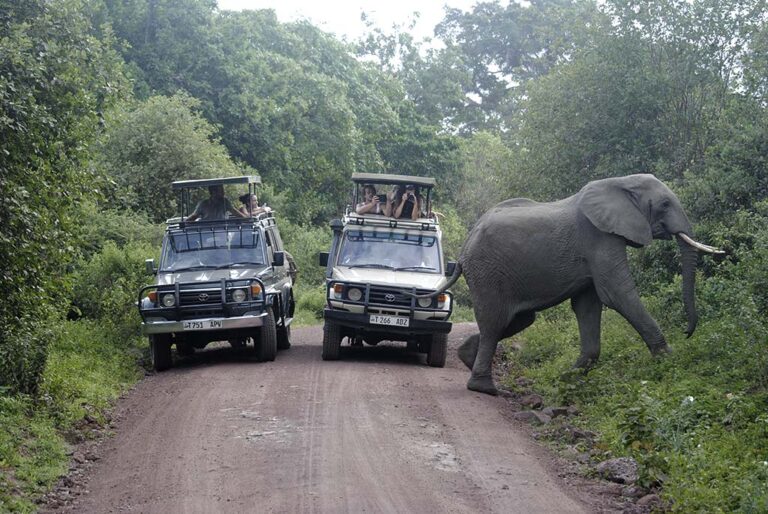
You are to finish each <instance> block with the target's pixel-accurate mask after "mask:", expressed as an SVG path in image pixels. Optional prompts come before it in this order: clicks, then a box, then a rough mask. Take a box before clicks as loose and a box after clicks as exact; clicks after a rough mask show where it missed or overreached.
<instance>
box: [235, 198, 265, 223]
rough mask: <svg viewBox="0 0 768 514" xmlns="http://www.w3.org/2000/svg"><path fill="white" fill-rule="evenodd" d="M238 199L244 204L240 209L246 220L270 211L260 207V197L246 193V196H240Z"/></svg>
mask: <svg viewBox="0 0 768 514" xmlns="http://www.w3.org/2000/svg"><path fill="white" fill-rule="evenodd" d="M238 199H239V200H240V201H241V202H243V206H242V207H240V212H241V213H242V214H243V215H244V216H245V217H246V218H255V217H256V216H258V215H259V214H263V213H265V212H269V211H270V208H269V207H266V206H261V205H259V197H258V196H256V195H255V194H248V193H246V194H244V195H240V196H239V197H238Z"/></svg>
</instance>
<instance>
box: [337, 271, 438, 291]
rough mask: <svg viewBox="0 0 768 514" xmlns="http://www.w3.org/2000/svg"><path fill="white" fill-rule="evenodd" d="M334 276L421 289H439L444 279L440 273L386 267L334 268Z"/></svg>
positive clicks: (342, 278) (352, 280) (366, 282)
mask: <svg viewBox="0 0 768 514" xmlns="http://www.w3.org/2000/svg"><path fill="white" fill-rule="evenodd" d="M333 278H334V279H335V280H342V281H345V282H360V283H363V284H377V285H384V286H395V287H414V286H415V287H417V288H419V289H437V286H438V284H439V283H440V281H441V280H442V279H443V276H442V275H441V274H439V273H418V272H415V271H390V270H385V269H366V268H348V267H346V266H336V267H334V268H333Z"/></svg>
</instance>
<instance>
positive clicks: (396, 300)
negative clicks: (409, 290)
mask: <svg viewBox="0 0 768 514" xmlns="http://www.w3.org/2000/svg"><path fill="white" fill-rule="evenodd" d="M412 301H413V298H411V297H409V296H406V295H404V294H403V293H402V291H401V290H397V289H393V288H391V287H376V286H371V291H370V294H369V297H368V303H372V304H378V305H387V306H391V307H410V306H411V302H412Z"/></svg>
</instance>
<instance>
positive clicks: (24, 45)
mask: <svg viewBox="0 0 768 514" xmlns="http://www.w3.org/2000/svg"><path fill="white" fill-rule="evenodd" d="M89 8H90V5H89V4H88V3H87V2H84V1H80V0H56V1H52V2H49V1H42V0H40V1H30V2H22V3H21V4H20V5H19V6H10V7H8V8H7V9H4V10H3V11H2V12H1V13H0V106H1V108H0V113H2V115H0V141H2V142H3V143H2V148H0V219H2V220H3V222H2V224H0V262H2V263H3V269H2V272H1V273H0V287H1V288H2V290H3V299H2V301H0V386H4V385H5V386H11V387H12V388H15V389H17V390H22V391H34V390H35V389H36V387H37V380H38V376H39V372H40V369H41V367H42V364H43V362H44V358H45V341H46V339H45V338H44V337H43V336H42V333H41V332H40V333H38V336H35V335H34V328H35V326H36V321H38V320H40V319H41V318H42V317H43V316H45V315H46V314H47V312H48V310H49V309H51V308H52V307H54V302H53V298H60V295H61V293H62V290H63V289H65V288H64V287H63V284H62V283H61V282H60V279H59V278H58V277H60V276H61V275H62V272H63V270H64V269H65V266H66V265H67V264H68V263H69V262H70V261H71V260H72V258H73V256H74V255H76V253H77V249H76V248H75V247H74V246H73V245H72V234H73V232H74V231H75V230H76V226H77V223H78V205H79V203H80V201H81V199H83V198H84V197H91V196H94V195H99V194H100V191H99V190H98V189H97V188H96V187H95V185H94V183H95V182H97V181H95V180H94V179H95V178H96V177H95V176H94V172H93V170H92V169H91V168H90V167H89V166H88V165H87V163H88V160H89V158H90V151H91V148H90V142H91V141H92V140H93V138H94V136H95V134H96V133H97V132H98V130H99V127H100V119H101V112H102V111H103V110H104V109H106V108H108V107H109V106H110V105H111V104H112V103H113V102H115V101H117V100H118V99H120V98H121V97H123V95H124V94H125V93H126V91H127V89H128V88H127V87H126V86H127V82H126V80H125V78H124V75H123V69H122V61H121V59H120V58H119V56H118V55H117V54H116V53H115V52H114V51H113V50H112V49H111V48H112V45H113V44H114V41H113V39H112V37H111V35H110V34H109V32H108V31H106V32H105V31H102V30H100V29H97V28H95V27H94V26H93V25H92V24H91V21H90V18H89V15H90V14H91V11H90V9H89ZM54 310H55V309H54Z"/></svg>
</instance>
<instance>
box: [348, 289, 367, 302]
mask: <svg viewBox="0 0 768 514" xmlns="http://www.w3.org/2000/svg"><path fill="white" fill-rule="evenodd" d="M347 296H348V297H349V299H350V300H352V301H353V302H359V301H360V298H362V297H363V292H362V291H360V290H359V289H358V288H356V287H351V288H349V291H347Z"/></svg>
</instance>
